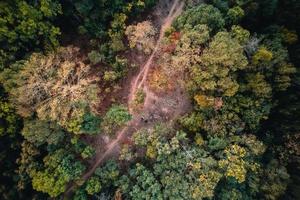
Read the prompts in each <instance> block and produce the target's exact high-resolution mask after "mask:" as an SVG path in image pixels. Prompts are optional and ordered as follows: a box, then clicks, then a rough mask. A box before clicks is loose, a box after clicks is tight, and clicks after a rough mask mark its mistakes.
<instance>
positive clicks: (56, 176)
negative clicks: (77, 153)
mask: <svg viewBox="0 0 300 200" xmlns="http://www.w3.org/2000/svg"><path fill="white" fill-rule="evenodd" d="M84 170H85V167H84V166H83V165H82V164H81V163H80V161H75V157H74V155H72V154H68V153H67V152H66V151H65V150H64V149H58V150H56V151H55V152H53V153H52V154H49V155H47V156H46V157H45V158H44V169H42V170H33V171H32V172H31V173H30V176H31V178H32V187H33V188H34V189H35V190H37V191H41V192H44V193H48V194H49V195H50V196H51V197H57V196H58V195H59V194H61V193H63V192H64V191H65V189H66V184H67V183H68V182H69V181H71V180H76V179H78V178H80V175H81V173H82V172H83V171H84Z"/></svg>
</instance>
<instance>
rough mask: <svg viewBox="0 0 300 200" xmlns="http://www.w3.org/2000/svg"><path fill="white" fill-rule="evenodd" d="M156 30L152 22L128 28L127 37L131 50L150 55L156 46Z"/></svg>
mask: <svg viewBox="0 0 300 200" xmlns="http://www.w3.org/2000/svg"><path fill="white" fill-rule="evenodd" d="M156 32H157V31H156V29H155V28H154V27H153V26H152V24H151V22H150V21H144V22H141V23H138V24H137V25H130V26H128V27H127V28H126V32H125V34H126V36H127V38H128V40H129V46H130V48H137V49H138V50H140V51H143V52H144V53H146V54H150V53H151V51H152V50H153V49H154V46H155V38H154V37H155V35H156Z"/></svg>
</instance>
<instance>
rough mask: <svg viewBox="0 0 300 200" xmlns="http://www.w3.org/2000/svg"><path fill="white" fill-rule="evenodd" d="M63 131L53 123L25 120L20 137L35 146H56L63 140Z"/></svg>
mask: <svg viewBox="0 0 300 200" xmlns="http://www.w3.org/2000/svg"><path fill="white" fill-rule="evenodd" d="M64 134H65V133H64V131H63V130H62V129H61V127H59V126H58V125H57V124H56V123H54V122H46V121H40V120H26V121H25V122H24V128H23V130H22V135H23V136H24V138H25V139H26V140H27V141H28V142H30V143H32V144H33V145H35V146H40V145H42V144H44V143H47V144H48V145H51V144H54V145H55V144H58V143H59V142H60V141H62V139H63V138H64Z"/></svg>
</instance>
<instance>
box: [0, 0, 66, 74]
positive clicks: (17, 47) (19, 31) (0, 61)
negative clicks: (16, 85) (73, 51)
mask: <svg viewBox="0 0 300 200" xmlns="http://www.w3.org/2000/svg"><path fill="white" fill-rule="evenodd" d="M61 12H62V11H61V5H60V4H59V2H58V1H50V0H41V1H39V2H35V3H34V2H33V1H22V0H13V1H7V0H5V1H1V3H0V16H1V17H0V24H1V25H0V27H1V28H0V44H1V50H0V69H3V68H4V67H7V64H9V63H10V62H12V61H14V60H17V59H19V58H22V57H23V56H24V55H25V54H26V53H29V52H30V51H32V50H35V48H40V49H51V48H53V47H57V46H58V39H57V37H58V36H59V35H60V30H59V28H58V27H55V26H54V25H53V24H52V22H53V21H54V19H55V18H56V17H57V15H59V14H61Z"/></svg>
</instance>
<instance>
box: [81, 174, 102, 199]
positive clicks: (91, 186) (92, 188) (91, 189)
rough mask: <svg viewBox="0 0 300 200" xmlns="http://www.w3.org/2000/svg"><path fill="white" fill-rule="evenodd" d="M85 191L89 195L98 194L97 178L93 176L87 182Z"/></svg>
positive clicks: (99, 184)
mask: <svg viewBox="0 0 300 200" xmlns="http://www.w3.org/2000/svg"><path fill="white" fill-rule="evenodd" d="M85 190H86V191H87V193H88V194H89V195H92V194H95V193H98V192H100V190H101V183H100V181H99V178H97V177H95V176H93V177H91V178H90V179H89V180H88V181H87V182H86V186H85Z"/></svg>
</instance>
